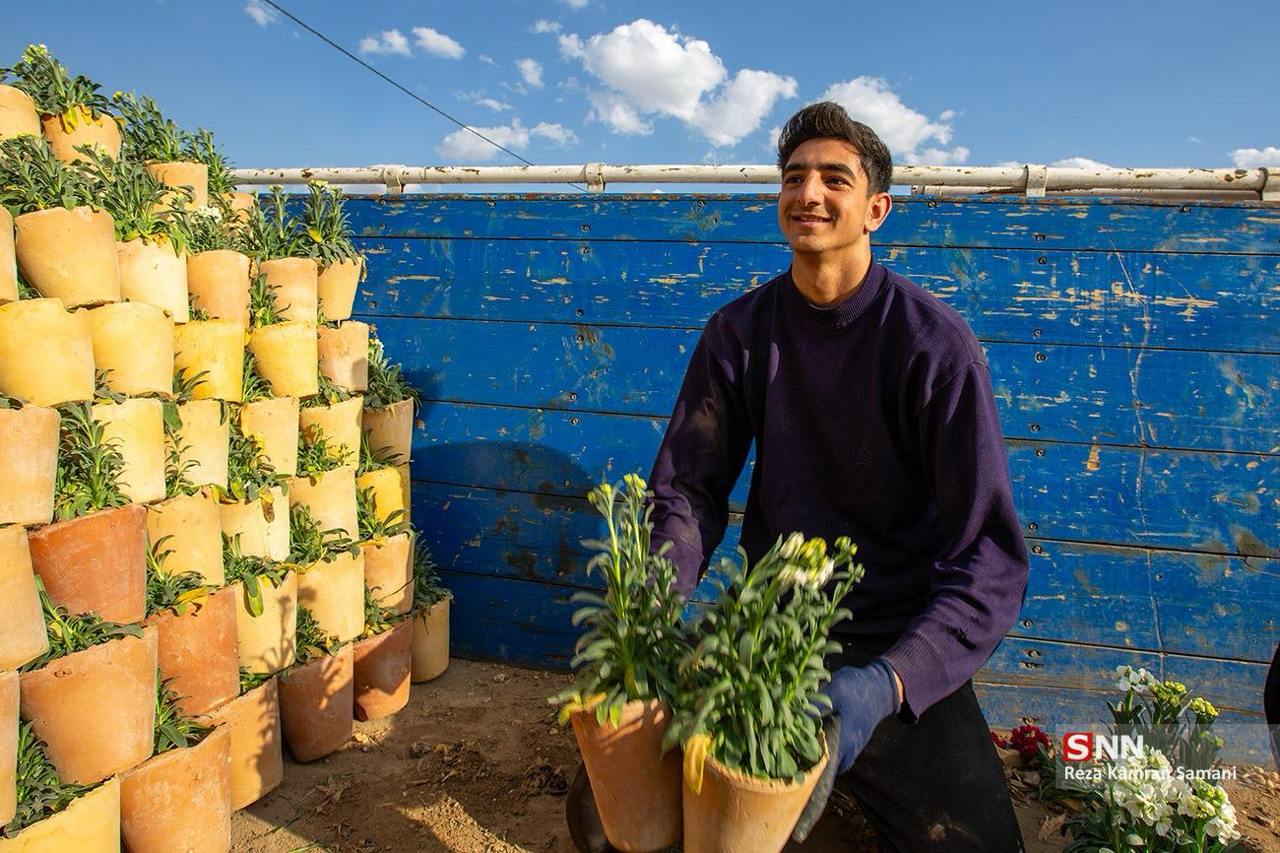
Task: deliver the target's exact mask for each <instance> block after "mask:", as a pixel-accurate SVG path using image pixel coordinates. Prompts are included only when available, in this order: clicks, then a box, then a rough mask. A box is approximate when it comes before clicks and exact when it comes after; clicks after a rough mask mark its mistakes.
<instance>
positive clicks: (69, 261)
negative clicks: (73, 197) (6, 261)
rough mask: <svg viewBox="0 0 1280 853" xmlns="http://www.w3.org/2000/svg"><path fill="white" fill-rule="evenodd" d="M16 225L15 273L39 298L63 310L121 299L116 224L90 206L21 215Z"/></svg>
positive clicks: (16, 219)
mask: <svg viewBox="0 0 1280 853" xmlns="http://www.w3.org/2000/svg"><path fill="white" fill-rule="evenodd" d="M14 225H15V226H17V229H18V232H17V239H16V241H15V251H16V254H17V256H18V269H20V270H21V271H22V275H23V277H24V278H26V280H27V281H29V282H31V286H32V287H34V288H35V289H36V290H38V291H40V295H41V296H46V297H51V298H54V299H61V300H62V304H63V305H64V306H66V307H67V308H80V307H83V306H92V305H102V304H103V303H106V302H119V301H120V295H121V293H120V266H119V261H118V260H117V257H116V231H115V223H114V222H113V220H112V219H111V216H110V214H108V213H105V212H103V211H101V210H94V209H93V208H91V207H87V206H81V207H77V208H74V209H73V210H67V209H66V208H64V207H51V208H48V209H47V210H38V211H36V212H34V213H24V214H22V215H21V216H19V217H16V218H15V219H14Z"/></svg>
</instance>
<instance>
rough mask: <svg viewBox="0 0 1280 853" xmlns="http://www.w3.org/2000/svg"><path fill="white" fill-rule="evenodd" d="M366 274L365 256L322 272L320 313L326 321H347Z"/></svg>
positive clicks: (333, 265) (330, 265)
mask: <svg viewBox="0 0 1280 853" xmlns="http://www.w3.org/2000/svg"><path fill="white" fill-rule="evenodd" d="M364 274H365V263H364V256H361V257H360V259H359V260H355V261H350V260H342V261H338V262H337V263H335V264H329V266H327V267H325V268H324V269H322V270H320V280H319V293H320V313H322V314H324V318H325V319H326V320H330V321H332V320H346V319H349V318H350V317H351V308H352V306H353V305H354V304H355V301H356V288H357V287H358V286H359V284H360V282H361V280H362V279H364Z"/></svg>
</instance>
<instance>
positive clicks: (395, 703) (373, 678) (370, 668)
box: [354, 587, 413, 720]
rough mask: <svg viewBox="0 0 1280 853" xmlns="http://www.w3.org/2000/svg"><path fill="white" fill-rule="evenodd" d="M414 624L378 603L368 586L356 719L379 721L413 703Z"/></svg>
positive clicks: (357, 658) (356, 664)
mask: <svg viewBox="0 0 1280 853" xmlns="http://www.w3.org/2000/svg"><path fill="white" fill-rule="evenodd" d="M412 638H413V633H412V625H411V623H410V620H409V619H408V618H406V617H405V616H401V615H398V614H397V613H396V612H395V611H394V610H392V609H391V608H389V607H383V606H382V605H380V604H378V601H377V598H376V597H375V596H374V595H373V593H372V592H371V591H370V590H369V588H368V587H365V591H364V630H363V631H362V632H361V634H360V639H359V641H357V642H356V644H355V652H354V654H355V662H354V668H355V717H356V719H357V720H377V719H381V718H382V717H388V716H390V715H392V714H394V713H395V712H396V711H399V710H400V709H401V708H403V707H404V706H405V705H406V704H408V702H409V675H410V669H411V667H412V661H413V656H412V651H411V644H412Z"/></svg>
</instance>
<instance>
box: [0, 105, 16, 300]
mask: <svg viewBox="0 0 1280 853" xmlns="http://www.w3.org/2000/svg"><path fill="white" fill-rule="evenodd" d="M4 88H5V87H3V86H0V95H2V94H3V89H4ZM3 109H4V106H3V101H0V110H3ZM0 121H3V114H2V113H0ZM3 138H4V133H3V129H0V139H3ZM17 300H18V257H17V255H15V254H14V251H13V217H12V216H10V215H9V211H8V210H3V209H0V305H3V304H4V303H6V302H16V301H17Z"/></svg>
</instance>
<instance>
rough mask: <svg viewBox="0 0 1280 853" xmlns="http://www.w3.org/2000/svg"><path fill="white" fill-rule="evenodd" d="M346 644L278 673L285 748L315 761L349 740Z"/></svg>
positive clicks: (350, 659)
mask: <svg viewBox="0 0 1280 853" xmlns="http://www.w3.org/2000/svg"><path fill="white" fill-rule="evenodd" d="M352 652H353V649H352V646H351V644H350V643H348V644H346V645H345V646H343V647H342V648H340V649H338V651H337V652H336V653H335V654H332V655H329V656H328V657H322V658H313V659H311V660H309V661H307V662H306V663H304V664H302V665H301V666H294V667H292V668H290V669H287V670H285V671H284V672H283V673H281V675H280V720H281V723H282V724H283V728H284V739H285V742H286V743H288V744H289V751H290V752H292V753H293V757H294V758H295V759H297V760H298V761H304V762H305V761H315V760H316V759H317V758H323V757H324V756H326V755H328V754H329V753H331V752H334V751H335V750H338V749H340V748H342V745H343V744H345V743H346V742H347V741H348V740H350V739H351V728H352V726H351V709H352V708H353V707H354V692H353V691H354V684H355V682H354V680H353V679H354V660H355V658H354V655H353V653H352Z"/></svg>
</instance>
